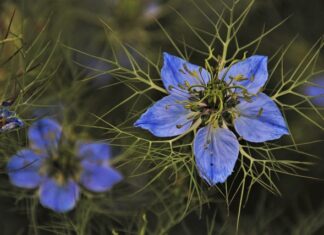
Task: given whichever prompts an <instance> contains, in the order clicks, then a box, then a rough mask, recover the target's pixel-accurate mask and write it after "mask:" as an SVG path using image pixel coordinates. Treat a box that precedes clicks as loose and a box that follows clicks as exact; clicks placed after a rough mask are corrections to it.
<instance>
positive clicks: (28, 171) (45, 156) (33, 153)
mask: <svg viewBox="0 0 324 235" xmlns="http://www.w3.org/2000/svg"><path fill="white" fill-rule="evenodd" d="M28 138H29V141H30V148H29V149H23V150H21V151H19V152H18V153H17V154H16V155H14V156H13V157H12V158H11V159H10V160H9V162H8V165H7V170H8V174H9V178H10V181H11V183H12V184H14V185H15V186H18V187H22V188H26V189H35V188H39V190H38V194H39V198H40V202H41V204H42V205H43V206H44V207H47V208H50V209H52V210H54V211H55V212H67V211H69V210H71V209H73V208H74V207H75V205H76V202H77V201H78V200H79V197H80V189H81V187H82V188H84V189H87V190H89V191H92V192H104V191H106V190H109V189H110V188H111V187H112V186H113V185H114V184H116V183H117V182H119V181H120V180H121V179H122V176H121V174H120V173H119V172H118V171H116V170H115V169H113V168H112V167H111V166H110V165H109V158H110V156H111V153H110V147H109V145H107V144H104V143H96V142H90V143H86V142H80V143H78V144H77V145H76V148H75V149H73V148H71V147H70V146H69V145H68V143H67V141H64V139H63V138H62V127H61V126H60V125H59V124H58V123H57V122H56V121H54V120H53V119H48V118H44V119H41V120H39V121H37V122H34V123H33V124H32V126H31V127H30V128H29V130H28Z"/></svg>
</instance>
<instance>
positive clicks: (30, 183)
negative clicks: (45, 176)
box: [7, 149, 42, 189]
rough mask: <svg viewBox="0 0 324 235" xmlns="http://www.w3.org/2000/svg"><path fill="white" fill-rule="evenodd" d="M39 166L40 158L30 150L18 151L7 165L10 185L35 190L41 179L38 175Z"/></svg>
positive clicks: (40, 163)
mask: <svg viewBox="0 0 324 235" xmlns="http://www.w3.org/2000/svg"><path fill="white" fill-rule="evenodd" d="M41 165H42V159H41V157H40V156H38V155H36V154H35V153H34V152H33V151H31V150H30V149H24V150H21V151H19V152H18V153H17V154H16V155H14V156H12V157H11V158H10V160H9V162H8V164H7V171H8V175H9V178H10V181H11V183H12V184H13V185H15V186H18V187H22V188H28V189H32V188H36V187H37V186H38V185H39V183H40V181H41V179H42V177H41V176H40V174H39V169H40V167H41Z"/></svg>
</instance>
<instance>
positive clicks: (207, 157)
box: [134, 53, 289, 185]
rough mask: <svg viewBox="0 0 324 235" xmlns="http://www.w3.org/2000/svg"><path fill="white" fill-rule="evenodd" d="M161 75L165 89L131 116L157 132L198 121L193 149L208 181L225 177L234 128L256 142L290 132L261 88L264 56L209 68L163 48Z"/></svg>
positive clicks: (235, 148) (233, 153) (233, 157)
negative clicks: (154, 99) (225, 66)
mask: <svg viewBox="0 0 324 235" xmlns="http://www.w3.org/2000/svg"><path fill="white" fill-rule="evenodd" d="M161 77H162V81H163V84H164V86H165V88H166V89H167V90H168V92H169V95H168V96H166V97H164V98H162V99H161V100H159V101H157V102H156V103H155V104H154V105H153V106H152V107H150V108H149V109H148V110H147V111H146V112H145V113H144V114H142V116H141V117H140V118H139V119H138V120H137V121H136V122H135V124H134V125H135V126H136V127H141V128H144V129H146V130H148V131H150V132H151V133H152V134H153V135H155V136H158V137H172V136H178V135H182V134H183V135H184V134H186V133H188V132H190V131H191V130H194V129H196V128H197V127H200V129H199V130H198V132H197V133H196V135H195V139H194V142H193V152H194V155H195V160H196V165H197V169H198V172H199V174H200V176H201V177H202V178H203V179H205V180H206V181H207V182H208V183H209V185H215V184H217V183H222V182H225V181H226V179H227V178H228V176H229V175H231V173H232V171H233V168H234V166H235V163H236V161H237V158H238V154H239V142H238V138H237V136H236V135H235V134H234V133H233V131H232V130H234V129H235V130H236V132H237V134H238V135H239V136H240V137H241V138H243V139H244V140H246V141H250V142H254V143H260V142H264V141H269V140H275V139H278V138H280V137H281V136H282V135H285V134H289V132H288V129H287V126H286V123H285V120H284V118H283V117H282V114H281V112H280V110H279V108H278V107H277V105H276V104H275V102H274V101H273V100H272V99H271V98H270V97H268V96H267V95H266V94H264V93H262V87H263V86H264V84H265V82H266V81H267V79H268V71H267V57H265V56H259V55H255V56H251V57H249V58H247V59H245V60H242V61H240V62H237V63H235V64H233V65H231V66H230V67H229V68H224V69H222V70H221V71H217V70H215V71H213V72H212V73H209V72H208V71H207V70H206V69H204V68H202V67H199V66H197V65H193V64H190V63H188V62H187V61H185V60H183V59H181V58H178V57H175V56H172V55H170V54H167V53H164V65H163V68H162V71H161Z"/></svg>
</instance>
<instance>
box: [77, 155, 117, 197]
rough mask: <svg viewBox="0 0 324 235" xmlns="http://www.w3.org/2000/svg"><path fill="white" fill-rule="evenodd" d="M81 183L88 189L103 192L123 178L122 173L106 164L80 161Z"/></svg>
mask: <svg viewBox="0 0 324 235" xmlns="http://www.w3.org/2000/svg"><path fill="white" fill-rule="evenodd" d="M82 167H83V171H82V173H81V178H80V182H81V184H82V185H83V186H84V187H85V188H87V189H88V190H90V191H93V192H104V191H106V190H109V189H110V188H111V187H112V186H113V185H114V184H116V183H118V182H119V181H121V180H122V179H123V177H122V175H121V174H120V173H119V172H118V171H117V170H115V169H113V168H112V167H110V166H109V165H108V164H98V163H95V162H91V161H83V162H82Z"/></svg>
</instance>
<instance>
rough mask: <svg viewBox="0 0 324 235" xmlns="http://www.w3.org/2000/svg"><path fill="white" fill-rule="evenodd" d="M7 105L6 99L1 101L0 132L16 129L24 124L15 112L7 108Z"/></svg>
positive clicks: (8, 104)
mask: <svg viewBox="0 0 324 235" xmlns="http://www.w3.org/2000/svg"><path fill="white" fill-rule="evenodd" d="M9 106H10V103H9V102H7V101H4V102H2V104H1V106H0V133H3V132H9V131H13V130H17V129H19V128H21V127H23V125H24V123H23V121H22V120H21V119H20V118H18V117H17V114H16V113H15V112H12V111H10V110H9V109H8V107H9Z"/></svg>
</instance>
